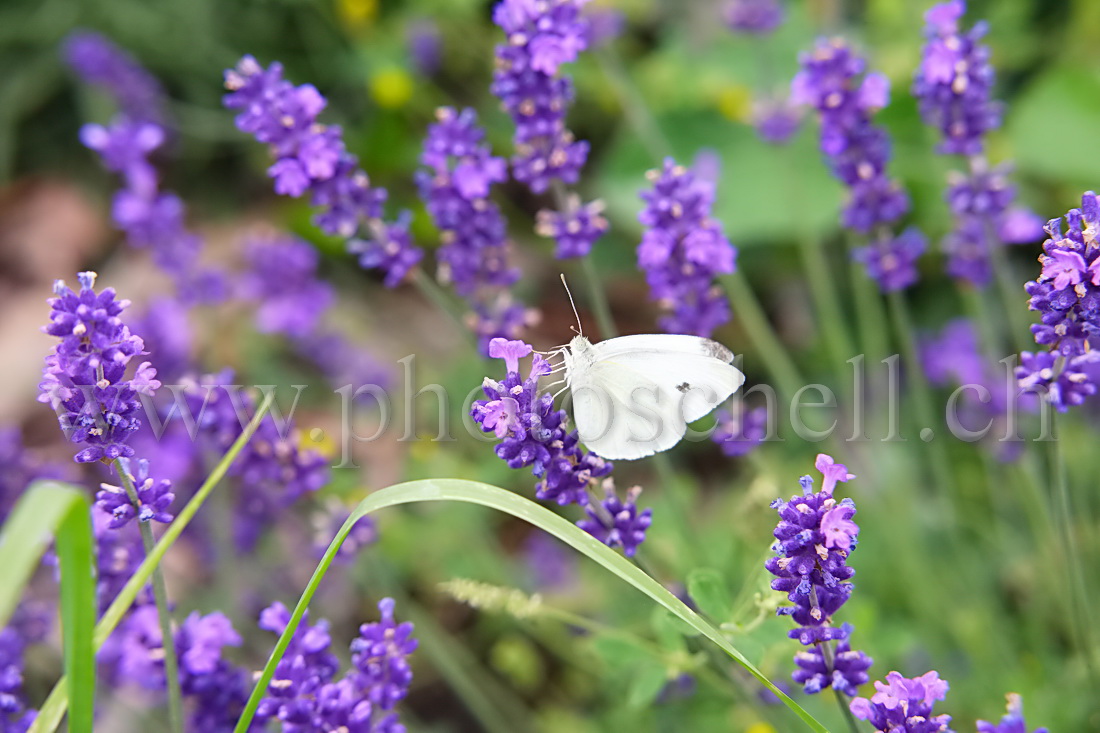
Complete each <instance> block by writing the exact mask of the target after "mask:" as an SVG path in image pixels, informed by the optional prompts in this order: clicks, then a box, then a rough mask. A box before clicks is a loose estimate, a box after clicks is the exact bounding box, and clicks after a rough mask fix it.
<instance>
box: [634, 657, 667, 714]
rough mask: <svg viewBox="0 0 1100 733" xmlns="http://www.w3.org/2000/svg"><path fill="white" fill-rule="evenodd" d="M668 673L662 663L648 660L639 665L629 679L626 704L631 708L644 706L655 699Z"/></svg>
mask: <svg viewBox="0 0 1100 733" xmlns="http://www.w3.org/2000/svg"><path fill="white" fill-rule="evenodd" d="M666 682H668V675H667V674H666V673H665V668H664V666H663V665H660V664H655V663H653V662H648V663H646V664H642V665H639V666H638V667H637V668H636V669H635V671H634V675H633V677H632V678H631V680H630V687H629V689H628V690H627V693H626V704H627V706H628V707H632V708H645V707H649V705H650V704H651V703H652V702H653V701H654V700H656V699H657V695H659V694H661V690H662V689H664V686H665V683H666Z"/></svg>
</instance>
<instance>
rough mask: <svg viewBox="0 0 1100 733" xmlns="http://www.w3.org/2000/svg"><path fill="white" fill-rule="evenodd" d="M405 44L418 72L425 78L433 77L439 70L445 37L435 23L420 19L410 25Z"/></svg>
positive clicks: (428, 19) (430, 20) (427, 19)
mask: <svg viewBox="0 0 1100 733" xmlns="http://www.w3.org/2000/svg"><path fill="white" fill-rule="evenodd" d="M405 43H406V44H407V45H408V47H409V56H410V57H411V58H412V61H413V64H414V65H415V66H416V70H417V71H419V72H420V73H421V74H423V75H424V76H433V75H434V74H435V72H437V71H438V70H439V60H440V56H441V55H442V46H443V37H442V34H441V33H440V32H439V26H438V25H437V24H436V23H435V21H433V20H432V19H431V18H418V19H416V20H414V21H412V22H411V23H409V25H408V27H406V29H405Z"/></svg>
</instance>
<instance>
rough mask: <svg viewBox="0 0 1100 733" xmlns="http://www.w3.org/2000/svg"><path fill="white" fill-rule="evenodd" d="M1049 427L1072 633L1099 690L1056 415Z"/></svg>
mask: <svg viewBox="0 0 1100 733" xmlns="http://www.w3.org/2000/svg"><path fill="white" fill-rule="evenodd" d="M1051 429H1052V431H1053V432H1054V440H1052V441H1050V465H1051V470H1052V471H1053V474H1054V475H1053V476H1052V483H1053V489H1054V496H1055V500H1056V501H1057V510H1056V512H1055V516H1056V517H1057V519H1058V523H1059V524H1060V525H1061V526H1060V527H1059V528H1058V529H1059V532H1058V535H1059V536H1060V537H1061V539H1062V552H1063V554H1064V555H1065V558H1066V576H1067V579H1068V581H1069V589H1068V590H1069V596H1070V598H1071V602H1070V605H1071V606H1072V608H1073V613H1072V614H1071V618H1072V619H1073V627H1074V634H1073V635H1074V636H1075V637H1076V639H1077V643H1078V644H1079V645H1080V649H1081V655H1082V658H1083V659H1084V662H1085V669H1086V670H1087V672H1088V676H1089V679H1090V680H1092V684H1091V685H1090V686H1091V687H1092V688H1093V689H1100V678H1098V677H1097V674H1096V665H1095V662H1094V660H1093V654H1094V650H1093V643H1092V641H1093V640H1092V624H1091V619H1090V618H1089V613H1088V609H1089V608H1090V606H1089V597H1088V590H1087V586H1086V584H1085V575H1084V572H1083V571H1082V570H1081V556H1080V554H1078V553H1079V549H1078V544H1077V532H1076V529H1075V528H1074V526H1073V507H1072V502H1071V501H1070V495H1069V481H1068V479H1067V477H1066V456H1065V451H1064V450H1063V449H1062V447H1061V446H1062V440H1061V436H1060V435H1058V432H1057V431H1058V428H1057V418H1056V417H1055V416H1054V415H1053V414H1051Z"/></svg>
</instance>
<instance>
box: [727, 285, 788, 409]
mask: <svg viewBox="0 0 1100 733" xmlns="http://www.w3.org/2000/svg"><path fill="white" fill-rule="evenodd" d="M719 280H720V281H721V282H722V286H723V287H724V288H725V289H726V294H727V295H729V299H730V302H732V303H733V309H734V313H735V314H736V317H737V318H739V319H740V321H741V323H742V325H744V327H745V331H746V333H748V336H749V339H750V340H751V341H752V343H753V344H754V345H755V346H756V348H757V350H758V351H759V352H760V355H761V356H762V357H763V358H764V363H765V365H766V366H767V368H768V371H770V372H771V374H772V376H773V377H775V380H776V382H777V383H778V386H779V391H780V392H782V393H784V395H785V396H786V398H787V399H788V400H790V399H792V398H793V397H794V395H795V394H796V393H797V392H798V390H799V389H800V388H801V386H802V385H804V384H805V383H806V382H805V381H804V380H803V379H802V376H801V374H799V372H798V367H796V366H795V363H794V360H793V359H792V358H791V356H790V354H789V353H788V352H787V349H786V347H785V346H783V344H782V342H780V340H779V338H778V337H777V336H776V335H775V328H774V327H773V326H772V325H771V324H770V323H768V319H767V316H765V315H764V309H763V308H761V307H760V301H758V300H757V299H756V295H755V294H754V293H753V292H752V288H751V287H749V283H748V281H747V280H746V279H745V274H744V273H743V272H742V271H741V270H736V271H734V272H733V273H732V274H730V275H720V276H719Z"/></svg>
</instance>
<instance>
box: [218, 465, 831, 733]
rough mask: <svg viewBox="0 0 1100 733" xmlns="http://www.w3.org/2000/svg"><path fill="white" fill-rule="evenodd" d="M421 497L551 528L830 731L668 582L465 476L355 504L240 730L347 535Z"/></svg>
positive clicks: (241, 731) (240, 730) (407, 486)
mask: <svg viewBox="0 0 1100 733" xmlns="http://www.w3.org/2000/svg"><path fill="white" fill-rule="evenodd" d="M421 501H463V502H467V503H470V504H480V505H482V506H487V507H490V508H492V509H496V510H498V511H501V512H504V513H506V514H511V515H512V516H514V517H518V518H519V519H522V520H524V521H525V522H529V523H530V524H533V525H534V526H536V527H538V528H539V529H541V530H543V531H545V532H549V533H550V534H552V535H554V536H555V537H557V538H558V539H560V540H562V541H563V542H565V543H566V544H568V545H569V546H571V547H572V548H573V549H575V550H577V551H578V552H581V553H583V554H584V555H587V556H588V557H590V558H591V559H592V560H594V561H596V563H598V564H599V565H601V566H603V567H604V568H605V569H607V570H609V571H610V572H611V573H612V574H614V575H616V576H617V577H619V578H620V579H622V580H623V581H625V582H627V583H629V584H630V585H632V586H634V587H635V588H637V589H638V590H640V591H641V592H642V593H644V594H645V595H647V596H649V597H650V598H651V599H653V600H654V601H656V602H657V603H658V604H660V605H661V606H663V607H664V608H665V609H667V610H668V611H670V612H671V613H673V614H674V615H676V616H677V617H679V618H680V619H681V620H683V621H684V622H685V623H687V624H688V625H689V626H691V627H692V628H694V629H695V630H696V631H698V632H699V633H700V634H702V635H703V636H705V637H707V638H708V639H710V640H711V641H712V642H714V643H715V644H716V645H718V647H719V648H720V649H722V651H724V652H725V653H726V654H728V655H729V656H731V657H733V659H735V660H736V661H737V662H738V663H739V664H740V665H741V666H742V667H744V668H745V669H746V670H748V672H749V673H750V674H752V676H754V677H755V678H756V679H757V680H759V681H760V683H761V684H763V685H764V686H765V687H767V688H768V689H769V690H771V692H772V693H774V694H775V695H776V697H778V698H779V699H780V700H782V701H783V703H784V704H785V705H786V706H787V707H788V708H790V709H791V710H792V711H793V712H794V713H795V714H796V715H798V717H800V718H801V719H802V721H803V722H804V723H806V725H807V726H809V728H810V729H811V730H814V731H817V733H828V729H827V728H826V727H825V726H823V725H822V724H821V723H819V722H818V721H817V720H816V719H815V718H814V717H813V716H812V715H810V714H809V713H808V712H806V711H805V710H803V709H802V707H801V706H800V705H799V704H798V703H796V702H795V701H794V700H792V699H791V698H789V697H788V696H787V695H785V694H784V693H783V691H782V690H780V689H779V688H778V687H776V686H775V685H774V684H773V683H772V681H771V680H769V679H768V678H767V677H765V676H764V674H763V673H762V672H761V671H760V670H759V669H757V668H756V667H755V666H754V665H753V664H752V662H750V661H749V660H748V659H746V658H745V657H744V655H742V654H741V652H739V651H738V650H737V649H736V648H735V647H734V646H733V645H732V644H730V643H729V641H728V640H727V639H726V638H725V637H724V636H723V635H722V633H721V632H720V631H719V630H718V629H716V628H714V627H713V626H712V625H711V624H710V623H708V622H707V621H706V620H705V619H703V618H702V617H700V616H699V615H698V614H696V613H695V612H694V611H692V610H691V609H690V608H688V607H687V606H686V605H684V603H683V602H682V601H681V600H680V599H679V598H677V597H676V596H674V595H672V593H670V592H669V591H668V590H667V589H666V588H665V587H664V586H663V585H661V584H660V583H658V582H657V581H656V580H654V579H653V578H651V577H650V576H648V575H646V574H645V573H644V572H642V571H641V570H639V569H638V568H637V567H636V566H634V565H633V564H631V563H630V562H629V561H628V560H627V559H626V558H624V557H623V556H621V555H619V554H618V553H616V552H615V551H613V550H611V549H610V548H609V547H607V546H606V545H604V544H603V543H602V542H600V541H598V540H597V539H595V538H594V537H592V536H591V535H589V534H588V533H587V532H584V531H583V530H581V529H579V528H577V527H575V526H574V525H573V524H571V523H570V522H569V521H568V520H566V519H563V518H562V517H559V516H558V515H556V514H554V513H553V512H551V511H550V510H549V509H546V508H544V507H541V506H539V505H538V504H536V503H534V502H533V501H531V500H529V499H525V498H524V497H522V496H519V495H518V494H514V493H512V492H510V491H505V490H504V489H501V488H497V487H496V486H490V485H488V484H482V483H478V482H476V481H466V480H462V479H426V480H422V481H410V482H408V483H403V484H398V485H396V486H391V487H389V488H386V489H382V490H381V491H377V492H375V493H373V494H371V495H370V496H368V497H367V498H366V499H364V500H363V501H361V502H359V504H358V506H356V507H355V510H354V511H353V512H352V513H351V516H350V517H348V520H347V521H346V522H344V526H342V527H341V528H340V531H339V532H338V533H337V534H336V538H335V539H333V541H332V544H330V545H329V547H328V550H327V551H326V552H325V555H324V557H323V558H321V562H320V563H318V565H317V568H316V569H315V570H314V571H313V577H311V578H310V579H309V583H308V584H307V585H306V588H305V590H304V591H303V592H302V597H301V598H300V599H299V601H298V605H296V606H295V607H294V613H293V614H291V617H290V623H289V624H287V627H286V630H285V631H284V632H283V634H282V636H280V637H279V641H278V643H276V645H275V649H274V650H273V651H272V652H271V657H270V658H269V659H268V660H267V664H266V665H265V666H264V669H263V673H262V674H261V675H260V677H259V679H258V680H257V682H256V686H255V688H253V690H252V695H251V696H250V697H249V699H248V704H247V705H246V706H245V709H244V712H243V713H242V714H241V717H240V719H239V720H238V721H237V727H236V729H235V730H236V733H245V731H247V730H248V728H249V726H250V725H251V723H252V718H253V716H254V715H255V714H256V708H257V706H258V705H259V703H260V699H261V698H262V697H263V695H264V692H265V691H266V690H267V687H268V684H270V682H271V678H272V676H273V675H274V674H275V665H277V664H278V663H279V660H281V659H282V657H283V654H284V653H286V649H287V646H289V645H290V640H291V637H293V635H294V632H295V630H297V628H298V623H299V622H300V621H301V619H302V616H303V614H305V611H306V609H307V608H308V607H309V603H310V601H311V600H312V599H313V594H314V593H315V592H316V591H317V587H318V586H319V585H320V583H321V580H323V579H324V577H325V574H326V573H327V572H328V568H329V565H331V564H332V560H333V558H334V557H335V556H336V553H337V551H338V550H339V549H340V546H341V545H342V544H343V543H344V539H345V538H346V537H347V536H348V533H349V532H350V531H351V528H352V526H353V525H354V524H355V523H356V522H357V521H358V520H359V519H361V518H362V517H363V516H365V515H367V514H370V513H372V512H374V511H377V510H379V509H383V508H385V507H389V506H397V505H398V504H411V503H414V502H421Z"/></svg>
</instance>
